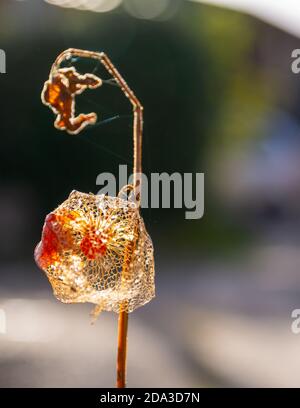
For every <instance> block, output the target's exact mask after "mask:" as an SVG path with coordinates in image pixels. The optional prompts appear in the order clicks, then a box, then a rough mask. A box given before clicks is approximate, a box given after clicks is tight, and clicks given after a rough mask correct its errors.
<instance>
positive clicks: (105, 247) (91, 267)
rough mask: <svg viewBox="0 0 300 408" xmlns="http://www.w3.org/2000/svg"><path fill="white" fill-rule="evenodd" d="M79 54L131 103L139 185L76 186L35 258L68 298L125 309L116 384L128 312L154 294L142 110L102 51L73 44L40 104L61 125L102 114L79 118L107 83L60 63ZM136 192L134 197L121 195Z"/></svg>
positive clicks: (120, 380) (120, 382)
mask: <svg viewBox="0 0 300 408" xmlns="http://www.w3.org/2000/svg"><path fill="white" fill-rule="evenodd" d="M73 57H82V58H92V59H95V60H98V61H99V62H100V63H101V64H102V65H103V66H104V67H105V69H106V70H107V71H108V72H109V74H111V75H112V77H113V80H114V81H115V83H116V84H117V85H119V86H120V88H121V90H122V91H123V93H124V94H125V96H126V97H127V98H128V99H129V101H130V102H131V104H132V107H133V114H134V120H133V142H134V145H133V153H134V154H133V159H134V165H133V176H134V180H133V185H128V186H125V187H124V188H123V189H122V190H121V191H120V193H119V196H118V197H110V196H104V195H94V194H91V193H90V194H85V193H80V192H77V191H73V192H72V193H71V194H70V196H69V198H68V199H67V200H66V201H65V202H64V203H62V204H61V205H60V206H59V207H58V208H57V209H56V210H54V211H53V212H51V213H50V214H49V215H48V216H47V217H46V220H45V224H44V227H43V232H42V239H41V242H40V243H39V244H38V245H37V247H36V250H35V260H36V262H37V264H38V265H39V267H40V268H41V269H43V270H44V271H45V272H46V274H47V276H48V279H49V281H50V283H51V285H52V287H53V290H54V294H55V296H56V297H57V298H58V299H59V300H60V301H62V302H66V303H76V302H91V303H94V304H96V305H97V306H96V309H95V315H97V314H98V313H99V312H100V311H101V310H107V311H114V312H117V313H119V336H118V358H117V387H124V386H125V368H126V344H127V325H128V313H129V312H132V311H133V310H135V309H136V308H137V307H139V306H142V305H144V304H145V303H147V302H149V301H150V300H151V299H152V298H153V297H154V295H155V286H154V258H153V246H152V241H151V238H150V237H149V235H148V233H147V231H146V229H145V225H144V222H143V219H142V217H141V215H140V211H139V208H140V200H141V197H140V191H141V179H140V177H139V175H140V174H141V172H142V164H141V150H142V127H143V107H142V105H141V103H140V102H139V100H138V99H137V97H136V96H135V94H134V93H133V92H132V90H131V89H130V88H129V86H128V85H127V83H126V82H125V80H124V79H123V77H122V76H121V75H120V73H119V72H118V71H117V69H116V68H115V66H114V65H113V64H112V62H111V61H110V59H109V58H108V57H107V55H106V54H104V53H97V52H92V51H86V50H78V49H73V48H71V49H68V50H66V51H64V52H62V53H61V54H60V55H59V56H58V57H57V59H56V60H55V62H54V64H53V65H52V68H51V71H50V75H49V80H48V81H46V82H45V85H44V88H43V91H42V102H43V103H44V104H45V105H47V106H49V107H50V108H51V109H52V110H53V112H54V113H55V114H56V115H57V117H56V119H55V122H54V124H55V127H56V128H57V129H59V130H65V131H67V132H68V133H70V134H77V133H79V132H80V131H81V130H83V129H84V128H85V127H86V126H87V125H92V124H94V123H95V122H96V120H97V115H96V113H94V112H92V113H89V114H79V115H78V116H76V115H75V97H76V95H79V94H80V93H82V92H83V91H84V90H85V89H87V88H92V89H94V88H97V87H99V86H101V85H102V83H103V81H102V80H101V79H100V78H98V77H97V76H96V75H94V74H89V73H88V74H85V75H81V74H79V73H78V72H77V71H76V69H75V68H74V67H70V68H61V64H62V62H63V61H65V60H70V59H71V58H73ZM125 190H132V196H133V197H134V200H132V199H129V198H128V199H127V198H126V199H123V198H122V197H121V196H122V193H124V191H125Z"/></svg>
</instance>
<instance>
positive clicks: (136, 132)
mask: <svg viewBox="0 0 300 408" xmlns="http://www.w3.org/2000/svg"><path fill="white" fill-rule="evenodd" d="M73 57H82V58H92V59H95V60H98V61H100V63H101V64H102V65H103V66H104V67H105V69H106V70H107V71H108V72H109V74H110V75H112V77H113V78H114V80H115V81H116V83H117V84H118V85H119V86H120V88H121V90H122V91H123V93H124V95H125V96H126V97H127V98H128V99H129V101H130V103H131V105H132V107H133V186H134V197H135V201H136V204H137V205H138V206H139V205H140V201H141V178H140V176H139V175H140V174H141V173H142V134H143V106H142V105H141V103H140V101H139V100H138V98H137V97H136V96H135V94H134V92H133V91H132V90H131V89H130V88H129V86H128V85H127V83H126V81H125V80H124V78H123V77H122V75H121V74H120V73H119V71H118V70H117V69H116V67H115V66H114V65H113V63H112V62H111V60H110V59H109V58H108V56H107V55H106V54H105V53H103V52H100V53H99V52H93V51H86V50H79V49H76V48H69V49H68V50H66V51H64V52H62V53H61V54H60V55H59V56H58V57H57V58H56V60H55V62H54V64H53V65H52V68H51V72H50V76H51V75H53V74H55V72H56V71H57V70H58V69H59V68H60V65H61V63H62V62H63V61H64V60H68V59H71V58H73ZM121 279H122V276H121ZM122 309H123V308H122V306H121V310H120V313H119V322H118V355H117V383H116V386H117V388H124V387H126V355H127V331H128V313H127V312H125V311H123V310H122Z"/></svg>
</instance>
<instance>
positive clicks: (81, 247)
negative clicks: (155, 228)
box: [35, 191, 155, 313]
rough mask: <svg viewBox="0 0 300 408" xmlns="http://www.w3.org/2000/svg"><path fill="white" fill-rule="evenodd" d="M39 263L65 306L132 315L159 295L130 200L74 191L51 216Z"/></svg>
mask: <svg viewBox="0 0 300 408" xmlns="http://www.w3.org/2000/svg"><path fill="white" fill-rule="evenodd" d="M35 260H36V262H37V264H38V265H39V267H40V268H41V269H43V270H44V271H45V272H46V274H47V277H48V279H49V281H50V283H51V285H52V287H53V291H54V295H55V296H56V297H57V299H59V300H60V301H62V302H65V303H78V302H91V303H94V304H96V305H97V310H98V311H100V310H107V311H114V312H117V313H119V312H120V311H126V312H132V311H133V310H135V309H136V308H138V307H140V306H142V305H144V304H145V303H147V302H149V301H150V300H151V299H152V298H153V297H154V295H155V287H154V259H153V245H152V241H151V238H150V237H149V235H148V233H147V231H146V229H145V225H144V221H143V219H142V217H141V215H140V213H139V209H138V206H137V205H136V204H135V202H133V201H130V200H127V199H123V198H120V197H110V196H105V195H94V194H85V193H80V192H78V191H73V192H72V193H71V194H70V196H69V198H68V199H67V200H66V201H65V202H63V203H62V204H61V205H60V206H59V207H58V208H57V209H56V210H54V211H53V212H51V213H50V214H49V215H47V217H46V220H45V224H44V227H43V232H42V239H41V242H40V243H39V244H38V245H37V247H36V250H35Z"/></svg>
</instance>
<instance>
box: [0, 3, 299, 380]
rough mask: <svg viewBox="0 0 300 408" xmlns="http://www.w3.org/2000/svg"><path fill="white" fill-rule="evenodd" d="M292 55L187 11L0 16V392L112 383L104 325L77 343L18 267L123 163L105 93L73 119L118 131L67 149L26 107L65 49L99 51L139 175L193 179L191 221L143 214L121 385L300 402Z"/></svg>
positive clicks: (91, 98)
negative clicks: (130, 98) (49, 227)
mask: <svg viewBox="0 0 300 408" xmlns="http://www.w3.org/2000/svg"><path fill="white" fill-rule="evenodd" d="M59 5H64V6H65V7H59ZM97 5H98V12H96V11H94V12H93V11H88V10H86V8H88V7H92V6H93V8H94V9H95V8H96V6H97ZM75 6H76V7H77V8H76V7H75ZM299 22H300V12H299ZM299 44H300V40H299V38H297V36H296V35H291V34H288V33H287V32H285V31H283V30H281V29H279V28H276V27H275V26H271V25H269V24H267V23H266V22H263V21H261V20H258V19H256V18H254V17H250V16H249V15H246V14H243V13H240V12H238V11H234V10H229V9H225V8H221V7H214V6H211V5H207V4H205V5H204V4H201V3H200V2H192V1H188V0H172V1H167V0H155V1H150V0H148V1H147V0H141V1H134V0H124V1H117V0H105V1H100V0H99V1H92V0H90V1H75V0H72V1H62V0H61V1H58V0H57V1H56V0H55V1H54V0H51V1H49V2H46V1H42V0H23V1H16V0H11V1H8V0H2V2H1V4H0V48H1V49H3V50H5V52H6V56H7V73H6V74H1V75H0V89H1V110H0V134H1V144H2V146H1V152H0V155H1V156H0V166H1V180H0V225H1V230H0V240H1V241H0V242H1V245H0V308H2V310H4V312H5V315H6V325H7V330H6V333H2V334H0V349H1V353H0V386H12V387H13V386H37V387H39V386H62V387H63V386H70V387H73V386H95V387H97V386H98V387H101V386H109V385H113V384H114V365H115V349H116V347H115V346H116V316H112V315H110V314H106V313H104V314H103V315H101V316H100V318H99V321H98V322H97V324H96V326H94V327H91V326H90V325H89V317H88V312H89V305H87V306H83V305H74V306H73V305H68V306H67V305H63V304H59V303H58V302H57V301H56V300H55V299H54V298H53V297H52V295H51V288H50V285H49V284H48V282H47V280H46V277H45V276H44V275H43V272H41V271H39V270H38V268H37V267H36V266H35V264H34V261H33V250H34V247H35V245H36V243H37V242H38V241H39V239H40V233H41V228H42V224H43V220H44V217H45V215H46V214H47V213H49V212H50V211H51V210H52V209H53V208H55V207H56V206H57V205H58V204H59V203H61V202H62V201H63V200H65V198H66V197H67V196H68V194H69V193H70V191H71V190H73V189H77V190H79V191H83V192H89V191H91V192H97V191H98V189H99V188H98V186H96V177H97V175H98V174H100V173H102V172H112V173H114V174H118V166H119V164H128V165H131V161H132V156H131V154H132V115H131V110H130V106H129V105H128V104H127V103H126V101H125V102H124V100H123V97H122V95H120V94H119V92H118V90H117V89H115V88H113V87H107V88H105V89H104V91H103V93H102V91H101V92H100V91H99V92H88V91H87V92H85V93H84V94H83V95H82V96H81V97H80V98H78V109H79V110H80V112H81V111H83V112H90V111H95V112H97V114H98V116H99V118H100V120H101V119H104V120H105V119H107V118H110V117H113V116H115V115H120V118H119V119H116V120H113V121H111V122H105V123H103V124H102V125H101V124H100V125H99V126H96V127H94V128H89V129H88V130H86V131H84V132H82V133H81V134H80V135H78V136H70V135H67V134H65V133H63V132H59V131H57V130H56V129H55V128H54V127H53V121H54V116H53V114H52V112H51V111H50V110H49V109H48V108H47V107H45V106H44V105H42V103H41V100H40V93H41V89H42V86H43V83H44V81H45V80H46V79H47V78H48V75H49V70H50V67H51V64H52V62H53V61H54V59H55V57H56V56H57V55H58V54H59V53H60V52H61V51H62V50H64V49H66V48H69V47H73V48H82V49H89V50H97V51H105V52H106V53H107V54H108V55H109V56H110V57H111V59H112V60H113V62H114V63H115V65H116V66H117V67H118V68H119V69H120V72H121V73H122V74H123V75H124V77H125V79H126V80H127V81H128V83H129V84H130V86H131V87H132V88H133V89H134V91H135V92H136V94H137V96H138V97H139V98H140V100H141V101H142V103H143V105H144V109H145V128H144V145H143V168H144V172H145V173H146V174H147V175H150V173H153V172H168V173H173V172H180V173H186V172H193V173H195V172H204V173H205V214H204V217H203V218H202V219H200V220H186V219H185V217H184V212H185V209H170V210H167V209H144V210H143V215H144V218H145V222H146V225H147V229H148V231H149V232H150V235H151V236H152V238H153V241H154V247H155V254H156V272H157V298H156V299H155V300H154V301H153V302H151V303H150V304H149V305H147V306H145V307H144V308H142V309H140V310H138V311H137V312H136V313H134V314H133V315H132V317H131V319H130V329H129V330H130V334H129V362H128V364H129V368H128V377H129V378H128V381H129V386H174V387H179V386H232V385H233V386H296V387H298V386H299V385H300V380H299V378H300V376H299V374H300V371H299V370H300V369H299V366H300V365H299V362H300V361H299V355H300V354H299V353H298V351H299V347H300V338H298V337H297V335H295V334H293V333H292V332H291V323H292V320H291V312H292V310H293V309H296V308H298V307H300V276H299V265H300V257H299V250H298V249H299V247H298V244H299V239H300V233H299V224H300V223H299V215H300V204H299V203H300V200H299V196H300V160H299V159H300V128H299V120H300V117H299V116H300V109H299V106H300V105H299V104H300V99H299V94H300V92H299V91H300V81H299V77H298V76H297V75H295V74H293V73H292V71H291V62H292V60H291V51H292V50H293V49H294V48H297V46H299ZM79 63H80V61H79ZM83 68H85V69H87V68H89V69H91V70H92V69H93V68H94V66H93V65H90V66H87V65H83ZM91 367H92V368H91Z"/></svg>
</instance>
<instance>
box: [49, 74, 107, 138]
mask: <svg viewBox="0 0 300 408" xmlns="http://www.w3.org/2000/svg"><path fill="white" fill-rule="evenodd" d="M101 85H102V80H101V79H100V78H98V77H97V76H96V75H94V74H84V75H81V74H79V73H78V72H77V71H76V69H75V68H74V67H70V68H59V69H57V70H56V71H55V73H53V74H51V75H50V78H49V80H48V81H46V82H45V85H44V88H43V91H42V102H43V104H44V105H47V106H49V107H50V108H51V109H52V111H53V112H54V113H55V114H56V115H57V116H56V119H55V122H54V126H55V127H56V129H59V130H66V131H67V132H68V133H70V134H72V135H75V134H77V133H79V132H80V131H81V130H82V129H84V128H85V127H86V126H87V125H93V124H95V123H96V121H97V115H96V113H95V112H91V113H87V114H84V113H81V114H80V115H78V116H75V96H76V95H79V94H81V93H82V92H83V91H84V90H85V89H87V88H90V89H95V88H98V87H99V86H101Z"/></svg>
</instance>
